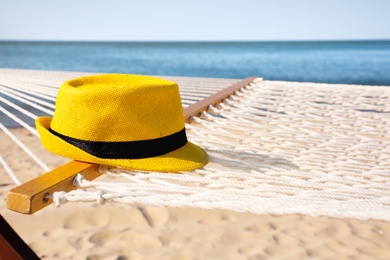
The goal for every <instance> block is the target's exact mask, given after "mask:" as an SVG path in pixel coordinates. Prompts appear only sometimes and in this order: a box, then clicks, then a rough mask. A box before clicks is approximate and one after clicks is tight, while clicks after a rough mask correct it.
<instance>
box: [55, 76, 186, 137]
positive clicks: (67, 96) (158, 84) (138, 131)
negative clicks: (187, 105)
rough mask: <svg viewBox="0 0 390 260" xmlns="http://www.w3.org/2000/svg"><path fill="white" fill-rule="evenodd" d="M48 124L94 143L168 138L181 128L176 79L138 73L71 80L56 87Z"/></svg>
mask: <svg viewBox="0 0 390 260" xmlns="http://www.w3.org/2000/svg"><path fill="white" fill-rule="evenodd" d="M107 82H109V83H107ZM50 127H51V128H52V129H53V130H54V131H56V132H58V133H60V134H62V135H65V136H69V137H72V138H76V139H80V140H88V141H97V142H123V141H138V140H148V139H155V138H160V137H164V136H168V135H171V134H173V133H176V132H178V131H180V130H182V129H183V128H184V117H183V109H182V104H181V99H180V93H179V88H178V86H177V84H176V83H175V82H172V81H168V80H163V79H159V78H155V77H149V76H140V75H124V74H105V75H97V76H87V77H82V78H78V79H74V80H70V81H67V82H65V83H64V84H62V86H61V87H60V90H59V92H58V96H57V101H56V109H55V112H54V116H53V119H52V122H51V125H50Z"/></svg>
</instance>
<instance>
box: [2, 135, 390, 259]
mask: <svg viewBox="0 0 390 260" xmlns="http://www.w3.org/2000/svg"><path fill="white" fill-rule="evenodd" d="M11 131H12V132H13V133H14V134H15V135H16V136H17V137H18V138H20V139H21V140H22V141H23V142H24V143H25V144H27V145H28V147H30V148H31V150H33V151H34V152H35V153H36V154H38V155H39V156H40V157H41V158H42V159H44V160H45V161H46V162H50V166H51V167H55V166H59V165H61V164H63V163H65V162H67V161H68V160H67V159H63V158H60V157H58V156H55V155H52V154H50V153H49V152H47V151H45V150H44V149H43V148H42V146H41V144H40V142H39V140H38V138H37V137H35V136H33V135H31V134H29V133H28V132H27V131H26V130H25V129H11ZM0 140H1V142H2V145H1V146H0V154H2V155H6V157H5V158H4V159H5V160H6V161H7V162H8V163H9V164H10V166H11V167H12V168H13V169H14V170H15V172H17V173H19V174H18V176H19V177H20V178H21V181H22V182H25V181H27V180H29V179H31V178H34V177H36V176H38V175H39V174H40V173H43V170H42V169H40V168H38V167H39V166H37V164H36V163H34V162H32V161H31V160H30V159H28V158H27V157H26V156H23V152H22V151H21V149H20V148H18V147H17V146H16V145H15V144H14V143H13V142H12V141H11V139H10V138H9V137H8V136H6V135H5V133H4V132H1V131H0ZM21 173H22V174H21ZM0 180H1V181H0V199H1V201H2V203H0V212H1V214H2V215H3V216H4V218H5V219H6V220H7V221H8V222H9V223H10V224H11V225H12V227H13V228H14V229H15V230H16V231H17V232H18V233H19V235H20V236H21V237H22V238H23V239H24V240H25V241H26V242H27V243H28V245H30V246H31V248H32V249H33V250H34V251H35V252H36V253H37V254H38V256H39V257H41V258H43V259H306V258H313V259H390V222H383V221H375V220H370V221H360V220H353V219H335V218H328V217H308V216H301V215H288V216H274V215H254V214H248V213H236V212H231V211H222V210H201V209H191V208H186V209H176V208H158V207H135V206H129V205H122V204H110V203H106V204H105V205H96V204H93V203H68V204H65V205H63V206H61V207H60V208H56V207H55V206H54V205H50V206H48V207H46V208H45V209H43V210H41V211H39V212H37V213H35V214H34V215H22V214H19V213H15V212H12V211H10V210H8V209H6V204H5V197H6V193H7V191H8V190H9V189H11V188H12V187H14V183H13V181H12V180H11V179H10V178H9V177H8V175H7V174H6V173H5V171H4V169H3V168H1V167H0Z"/></svg>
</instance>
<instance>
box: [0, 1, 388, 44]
mask: <svg viewBox="0 0 390 260" xmlns="http://www.w3.org/2000/svg"><path fill="white" fill-rule="evenodd" d="M0 10H1V15H0V40H33V41H280V40H282V41H284V40H371V39H374V40H381V39H383V40H390V15H389V13H390V0H268V1H265V0H234V1H233V0H138V1H134V0H133V1H131V0H62V1H61V0H33V1H32V0H0Z"/></svg>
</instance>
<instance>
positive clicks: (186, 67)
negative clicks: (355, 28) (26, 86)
mask: <svg viewBox="0 0 390 260" xmlns="http://www.w3.org/2000/svg"><path fill="white" fill-rule="evenodd" d="M0 68H21V69H38V70H63V71H81V72H107V73H129V74H143V75H158V76H164V75H165V76H190V77H212V78H236V79H242V78H245V77H248V76H256V77H262V78H264V79H265V80H283V81H301V82H319V83H346V84H361V85H382V86H390V40H389V41H305V42H300V41H290V42H287V41H283V42H22V41H16V42H12V41H0Z"/></svg>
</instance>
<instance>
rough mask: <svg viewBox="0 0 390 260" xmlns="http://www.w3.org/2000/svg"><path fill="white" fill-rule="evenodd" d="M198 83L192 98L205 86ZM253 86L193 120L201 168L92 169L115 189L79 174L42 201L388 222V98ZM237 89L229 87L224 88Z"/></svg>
mask: <svg viewBox="0 0 390 260" xmlns="http://www.w3.org/2000/svg"><path fill="white" fill-rule="evenodd" d="M31 73H32V74H34V73H33V72H31ZM67 76H70V75H69V74H67ZM72 76H74V75H72ZM19 77H20V76H19ZM19 77H18V78H19ZM34 78H36V79H39V80H42V81H43V80H44V78H45V77H42V78H40V77H38V76H36V77H34ZM58 78H60V77H58ZM0 80H1V81H3V76H2V78H0ZM14 80H15V79H14ZM175 80H176V79H175ZM187 80H188V79H187ZM193 80H194V81H195V79H193ZM197 80H198V81H197V83H195V86H194V89H192V90H191V91H193V92H195V93H199V92H201V91H200V90H199V89H200V88H199V86H200V85H201V83H200V82H204V81H205V80H206V79H197ZM210 80H211V79H210ZM61 81H63V79H61ZM177 81H178V83H179V86H180V88H181V89H180V91H181V94H182V98H183V104H184V105H185V106H186V105H187V106H188V107H191V106H190V105H189V103H187V98H189V99H190V98H192V97H194V96H195V93H193V92H187V93H189V94H186V91H185V90H184V89H186V86H185V85H186V84H185V83H184V82H183V84H181V83H180V82H179V80H177ZM190 81H191V80H190ZM211 81H212V82H214V83H212V84H209V85H208V86H207V87H205V89H208V93H207V94H204V95H203V96H202V97H200V98H199V99H198V100H191V101H193V103H192V104H194V103H195V105H196V104H198V103H196V102H197V101H199V100H201V99H202V98H204V97H207V96H210V95H212V94H213V93H216V92H218V91H220V90H221V89H222V88H221V89H218V90H216V89H215V88H214V87H210V86H212V85H215V84H216V83H215V82H219V81H218V80H216V81H214V79H213V80H211ZM247 81H252V83H248V82H246V84H245V85H247V86H246V87H245V88H241V89H240V90H239V91H237V92H235V94H234V95H231V96H230V97H229V98H227V99H225V100H224V102H223V103H221V104H219V105H213V106H209V108H208V111H207V112H202V113H201V114H200V117H195V116H191V117H189V118H190V121H191V123H190V124H187V125H186V128H187V135H188V138H189V139H190V140H191V141H192V142H194V143H196V144H197V145H199V146H201V147H202V148H204V149H205V150H206V151H207V152H208V154H209V156H210V159H211V160H210V161H211V162H210V163H209V164H208V165H206V166H205V167H204V168H202V169H200V170H195V171H192V172H182V173H181V174H166V173H164V174H162V173H158V172H148V173H145V172H134V171H124V170H122V169H118V168H113V167H107V166H100V167H98V166H94V167H95V168H94V169H92V170H91V171H92V172H96V171H97V170H98V171H99V174H103V175H104V176H105V177H106V179H109V181H90V180H88V179H90V177H89V174H90V173H89V172H86V174H84V173H82V174H80V175H77V177H76V178H74V179H73V178H72V179H71V181H74V184H75V185H76V186H77V187H78V189H76V190H73V191H67V192H65V191H61V190H57V191H56V192H53V193H52V192H50V194H46V195H45V198H46V199H47V200H50V201H51V200H53V201H54V202H55V204H56V205H57V206H59V205H61V204H62V203H65V202H68V201H97V202H99V203H104V202H107V201H113V202H121V203H128V204H132V205H137V204H142V205H153V206H169V207H199V208H209V209H228V210H233V211H241V212H252V213H256V214H279V215H281V214H304V215H309V216H330V217H339V218H355V219H363V220H365V219H378V220H387V221H388V220H390V192H389V191H388V188H387V186H388V183H389V180H390V179H389V174H390V135H389V131H390V130H389V129H390V117H389V113H390V106H389V104H390V102H389V98H390V89H389V88H387V87H371V86H370V87H368V86H348V85H330V84H313V83H292V82H277V81H274V82H272V81H262V80H260V79H256V80H255V79H250V80H247ZM195 82H196V81H195ZM0 83H1V84H2V85H7V84H4V83H3V82H0ZM221 83H222V82H221ZM19 84H20V85H23V84H22V83H20V82H19ZM231 84H233V81H232V80H230V81H229V80H228V81H225V86H224V87H226V85H231ZM9 85H11V84H9ZM37 85H38V84H37ZM40 85H45V88H47V87H48V86H49V85H50V86H51V87H50V89H51V91H52V92H51V93H52V94H53V95H51V97H54V96H55V91H53V88H52V87H54V86H59V85H60V83H59V84H56V85H55V84H53V83H50V84H40ZM189 85H191V84H189ZM18 86H19V85H18ZM205 86H206V84H205ZM17 88H19V87H17ZM182 88H183V90H182ZM211 89H212V90H211ZM18 91H20V89H19V90H18ZM29 91H30V92H31V85H30V87H29ZM34 92H35V88H34ZM43 92H46V90H45V91H42V95H45V94H44V93H43ZM48 92H49V91H47V93H48ZM30 94H31V95H32V93H30ZM188 102H190V101H189V100H188ZM196 114H197V115H198V114H199V112H196ZM3 165H5V164H4V163H3ZM72 176H73V175H72ZM111 178H115V181H112V180H111ZM17 188H18V187H17ZM17 188H15V189H17ZM15 189H14V190H15Z"/></svg>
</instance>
